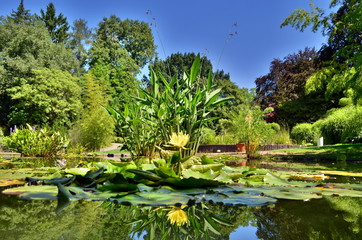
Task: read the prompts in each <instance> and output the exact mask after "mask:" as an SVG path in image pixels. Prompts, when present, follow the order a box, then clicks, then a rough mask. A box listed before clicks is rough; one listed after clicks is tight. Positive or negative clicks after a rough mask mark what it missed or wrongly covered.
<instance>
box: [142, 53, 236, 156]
mask: <svg viewBox="0 0 362 240" xmlns="http://www.w3.org/2000/svg"><path fill="white" fill-rule="evenodd" d="M200 61H201V59H200V56H198V57H197V58H196V59H195V61H194V63H193V65H192V67H191V69H190V72H189V73H185V74H184V76H183V78H182V79H177V78H176V77H173V78H172V79H166V78H165V77H164V76H163V75H162V73H160V72H154V71H151V78H150V87H149V90H148V91H147V90H142V91H141V95H140V97H139V98H137V99H138V101H139V103H140V104H142V105H143V106H145V107H146V108H147V109H148V110H147V111H148V112H150V113H151V116H152V118H151V119H150V120H151V123H152V124H156V126H157V127H158V131H157V133H156V134H157V135H158V136H159V137H160V139H161V142H160V143H161V144H166V143H167V142H168V141H169V139H170V138H171V134H172V133H173V132H174V133H180V132H183V133H186V134H187V135H189V136H190V142H189V144H188V145H187V146H188V148H189V149H190V154H195V153H196V151H197V149H198V146H199V144H200V140H201V129H202V128H203V127H204V126H206V125H207V123H208V122H210V121H212V120H214V119H215V118H213V117H211V116H210V115H211V112H212V111H213V110H214V108H215V107H216V106H218V105H221V104H223V103H225V102H227V101H228V100H229V99H230V98H221V97H220V89H216V90H214V89H213V88H214V83H213V78H212V75H211V74H210V75H209V77H208V81H207V84H206V85H203V86H200V85H199V84H198V78H199V73H200V72H199V71H200V67H201V62H200Z"/></svg>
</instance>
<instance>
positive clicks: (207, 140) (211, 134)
mask: <svg viewBox="0 0 362 240" xmlns="http://www.w3.org/2000/svg"><path fill="white" fill-rule="evenodd" d="M215 135H216V133H215V131H214V130H212V129H210V128H202V129H201V140H200V144H214V141H215Z"/></svg>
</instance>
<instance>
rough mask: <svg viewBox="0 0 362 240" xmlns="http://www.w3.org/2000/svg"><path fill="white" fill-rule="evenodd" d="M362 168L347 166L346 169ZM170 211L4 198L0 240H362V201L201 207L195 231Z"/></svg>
mask: <svg viewBox="0 0 362 240" xmlns="http://www.w3.org/2000/svg"><path fill="white" fill-rule="evenodd" d="M328 164H331V163H328ZM326 165H327V164H326ZM361 166H362V165H361V163H360V162H354V163H348V162H347V163H345V164H344V166H343V169H344V170H346V169H348V170H351V169H355V170H356V169H357V170H361ZM326 181H329V182H331V183H333V182H341V181H343V182H351V183H353V184H361V183H362V181H361V178H360V177H346V176H344V177H337V176H336V177H335V178H332V179H329V180H326ZM180 209H181V208H180ZM170 211H173V209H172V208H170V207H163V208H157V207H138V206H125V205H120V204H116V203H113V202H98V201H86V200H79V201H73V202H71V203H67V204H65V205H64V203H63V202H61V201H59V202H58V201H50V200H47V201H45V200H25V199H19V198H18V197H17V196H14V195H5V194H0V239H2V240H8V239H9V240H10V239H14V240H21V239H27V240H31V239H34V240H35V239H36V240H38V239H161V238H162V236H165V238H164V239H208V238H210V239H251V240H252V239H275V240H283V239H293V240H298V239H301V240H305V239H343V240H345V239H362V197H337V196H329V197H323V198H322V199H311V200H307V201H301V200H278V201H277V202H276V203H275V204H272V205H266V206H258V207H251V206H237V207H236V206H226V205H220V204H211V203H201V204H196V205H194V206H188V207H186V208H183V209H182V211H184V212H185V213H186V215H187V218H188V221H189V222H193V223H194V225H193V226H194V227H191V225H190V224H189V225H182V226H177V225H172V224H170V221H169V219H168V217H167V214H168V213H169V212H170ZM210 219H211V220H210ZM195 226H197V227H195Z"/></svg>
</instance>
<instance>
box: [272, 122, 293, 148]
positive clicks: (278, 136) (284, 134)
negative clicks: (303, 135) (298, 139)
mask: <svg viewBox="0 0 362 240" xmlns="http://www.w3.org/2000/svg"><path fill="white" fill-rule="evenodd" d="M278 126H279V125H278ZM279 128H280V127H279ZM267 142H268V143H270V144H291V143H292V140H291V139H290V134H289V130H288V129H285V128H280V129H279V130H278V131H275V133H274V134H272V135H271V136H270V137H269V139H268V141H267Z"/></svg>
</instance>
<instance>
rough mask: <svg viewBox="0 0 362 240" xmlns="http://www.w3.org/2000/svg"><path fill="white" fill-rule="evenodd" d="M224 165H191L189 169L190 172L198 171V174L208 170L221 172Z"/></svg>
mask: <svg viewBox="0 0 362 240" xmlns="http://www.w3.org/2000/svg"><path fill="white" fill-rule="evenodd" d="M224 166H225V165H224V164H223V163H215V164H206V165H193V166H192V167H191V168H190V169H191V170H192V171H198V172H202V173H203V172H206V171H208V170H210V169H212V170H213V171H219V170H221V169H222V168H223V167H224Z"/></svg>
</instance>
